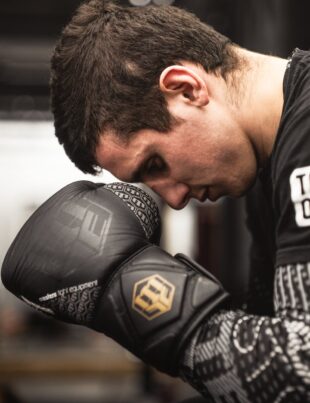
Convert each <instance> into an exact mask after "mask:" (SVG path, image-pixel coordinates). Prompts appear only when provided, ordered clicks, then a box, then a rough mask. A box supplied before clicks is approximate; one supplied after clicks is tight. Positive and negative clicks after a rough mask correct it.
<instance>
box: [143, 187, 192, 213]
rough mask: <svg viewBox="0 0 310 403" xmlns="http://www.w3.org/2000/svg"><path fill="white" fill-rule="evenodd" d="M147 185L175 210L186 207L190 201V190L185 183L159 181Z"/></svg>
mask: <svg viewBox="0 0 310 403" xmlns="http://www.w3.org/2000/svg"><path fill="white" fill-rule="evenodd" d="M146 185H147V186H149V187H150V188H151V189H152V190H153V191H154V192H155V193H157V194H158V195H159V196H160V197H161V198H162V199H164V200H165V201H166V203H167V204H168V205H169V206H170V207H172V208H173V209H175V210H180V209H182V208H183V207H185V206H186V204H187V203H188V201H189V199H190V188H189V187H188V186H187V185H186V184H184V183H180V182H172V181H170V180H159V181H151V182H149V183H146Z"/></svg>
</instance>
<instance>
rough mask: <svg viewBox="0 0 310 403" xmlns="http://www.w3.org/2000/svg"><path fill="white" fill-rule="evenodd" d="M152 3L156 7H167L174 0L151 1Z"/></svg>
mask: <svg viewBox="0 0 310 403" xmlns="http://www.w3.org/2000/svg"><path fill="white" fill-rule="evenodd" d="M153 3H154V4H156V6H169V5H170V4H172V3H174V0H153Z"/></svg>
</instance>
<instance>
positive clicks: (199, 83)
mask: <svg viewBox="0 0 310 403" xmlns="http://www.w3.org/2000/svg"><path fill="white" fill-rule="evenodd" d="M159 87H160V89H161V91H162V92H163V93H164V94H165V95H167V96H179V95H181V96H182V97H183V98H184V100H185V102H188V103H191V104H193V105H196V106H205V105H207V104H208V103H209V94H208V89H207V85H206V83H205V81H204V80H203V78H202V77H201V76H200V75H199V73H198V72H195V71H194V69H192V68H189V67H185V66H179V65H174V66H169V67H167V68H166V69H165V70H163V72H162V73H161V75H160V79H159Z"/></svg>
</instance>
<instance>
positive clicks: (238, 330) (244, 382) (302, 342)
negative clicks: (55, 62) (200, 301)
mask: <svg viewBox="0 0 310 403" xmlns="http://www.w3.org/2000/svg"><path fill="white" fill-rule="evenodd" d="M274 308H275V316H274V317H267V316H254V315H248V314H246V313H244V312H242V311H237V312H236V311H235V312H232V311H222V312H219V313H217V314H215V315H213V316H212V317H211V318H210V319H209V320H208V321H207V322H205V323H203V324H202V325H201V326H200V328H199V329H198V331H197V332H196V334H195V335H194V337H193V339H192V340H191V342H190V344H189V345H188V347H187V349H186V351H185V355H184V357H183V360H182V365H181V372H180V375H181V377H182V378H183V379H184V380H185V381H187V382H189V383H190V384H191V385H192V386H193V387H194V388H196V389H197V390H198V391H199V392H200V393H201V394H202V395H204V396H205V397H206V398H207V401H208V402H220V403H225V402H227V403H230V402H242V403H243V402H250V403H270V402H278V403H280V402H281V403H284V402H285V403H294V402H310V263H308V264H296V265H288V266H281V267H278V268H277V271H276V275H275V281H274Z"/></svg>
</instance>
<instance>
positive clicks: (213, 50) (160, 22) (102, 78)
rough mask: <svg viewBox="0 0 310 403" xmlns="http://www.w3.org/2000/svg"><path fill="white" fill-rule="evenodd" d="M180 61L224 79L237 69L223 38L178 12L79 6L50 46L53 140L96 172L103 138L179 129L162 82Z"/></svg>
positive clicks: (96, 3)
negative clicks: (57, 141) (107, 134)
mask: <svg viewBox="0 0 310 403" xmlns="http://www.w3.org/2000/svg"><path fill="white" fill-rule="evenodd" d="M183 61H188V62H191V63H192V64H194V65H199V66H202V68H203V69H204V70H205V71H206V72H214V74H216V75H218V76H221V77H223V78H225V77H226V76H227V74H228V73H230V72H231V71H233V70H234V69H236V67H237V64H238V63H237V61H238V59H237V57H236V55H235V52H234V50H233V46H232V44H231V42H230V41H229V40H228V39H227V38H226V37H224V36H223V35H221V34H219V33H218V32H216V31H214V30H213V29H212V28H211V27H210V26H208V25H206V24H204V23H202V22H201V21H200V20H199V19H198V18H197V17H195V16H193V15H192V14H189V13H187V12H185V11H183V10H180V9H178V8H175V7H139V8H130V7H128V8H124V7H119V6H117V5H115V4H113V3H112V2H108V1H104V0H90V1H88V2H86V3H85V4H83V5H82V6H80V8H79V9H78V10H77V12H76V14H75V15H74V16H73V18H72V20H71V22H70V23H69V24H68V25H67V27H66V28H65V29H64V31H63V33H62V36H61V38H60V41H59V43H58V44H57V46H56V49H55V52H54V55H53V58H52V72H51V92H52V109H53V113H54V117H55V129H56V136H57V137H58V139H59V142H60V143H61V144H63V145H64V148H65V151H66V153H67V154H68V156H69V157H70V159H71V160H72V161H73V162H74V163H75V164H76V166H77V167H78V168H80V169H81V170H82V171H84V172H90V173H95V172H96V167H97V166H98V161H97V159H96V149H97V146H98V144H99V140H100V138H101V136H104V133H106V132H113V133H114V134H115V135H116V136H118V137H119V138H120V139H124V141H125V140H127V139H130V138H131V137H132V136H133V135H134V134H135V133H137V132H140V131H141V130H145V129H149V130H154V131H156V132H161V133H166V132H168V131H169V130H171V128H172V127H174V126H175V125H178V124H179V119H177V118H175V117H174V116H173V115H172V114H171V113H170V112H169V111H168V108H167V96H169V93H167V92H166V93H165V92H163V91H162V88H161V86H160V79H161V76H162V73H163V72H164V71H165V72H167V69H169V66H173V65H180V66H181V65H182V64H183ZM168 72H169V71H168ZM119 163H120V164H121V161H119ZM101 165H102V166H104V165H105V163H104V161H101Z"/></svg>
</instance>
